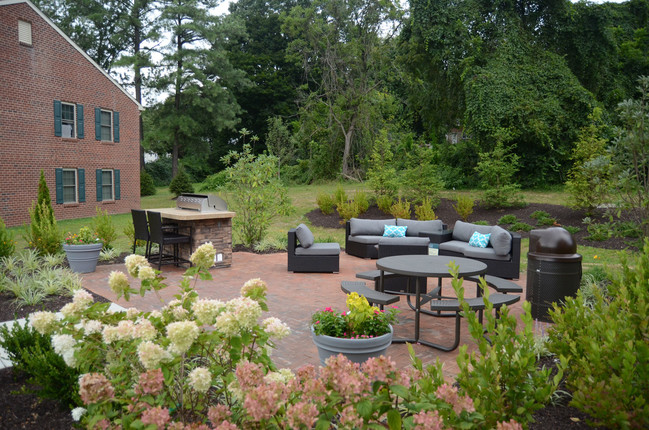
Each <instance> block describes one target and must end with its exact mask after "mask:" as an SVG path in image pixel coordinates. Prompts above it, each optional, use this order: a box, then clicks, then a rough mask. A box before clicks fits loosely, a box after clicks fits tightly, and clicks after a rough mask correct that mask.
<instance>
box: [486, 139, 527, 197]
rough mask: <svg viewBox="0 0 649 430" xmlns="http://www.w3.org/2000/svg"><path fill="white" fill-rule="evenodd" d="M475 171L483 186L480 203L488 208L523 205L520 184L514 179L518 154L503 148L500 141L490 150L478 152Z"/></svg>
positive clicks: (517, 164)
mask: <svg viewBox="0 0 649 430" xmlns="http://www.w3.org/2000/svg"><path fill="white" fill-rule="evenodd" d="M479 156H480V161H479V162H478V165H477V166H476V171H477V172H478V175H479V176H480V182H481V185H482V187H483V188H484V190H485V191H484V194H483V199H482V203H483V205H484V206H485V207H489V208H511V207H516V206H524V205H525V203H524V201H523V196H522V195H521V193H520V190H521V186H520V185H519V184H517V183H515V182H513V181H514V175H515V174H516V172H517V171H518V166H519V163H518V160H519V156H518V155H516V154H512V153H511V152H510V150H509V149H506V148H505V145H504V144H503V142H502V141H499V142H498V143H497V144H496V147H495V148H494V149H493V151H491V152H482V153H480V155H479Z"/></svg>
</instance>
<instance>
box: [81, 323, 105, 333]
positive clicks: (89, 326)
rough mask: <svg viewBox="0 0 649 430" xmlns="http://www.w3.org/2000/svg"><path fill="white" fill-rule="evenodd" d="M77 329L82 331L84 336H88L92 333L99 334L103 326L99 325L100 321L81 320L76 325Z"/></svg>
mask: <svg viewBox="0 0 649 430" xmlns="http://www.w3.org/2000/svg"><path fill="white" fill-rule="evenodd" d="M78 326H79V328H80V329H82V330H83V333H84V334H85V335H86V336H89V335H91V334H94V333H99V332H101V331H102V329H103V327H104V325H103V324H102V323H101V321H97V320H82V321H81V322H80V323H79V324H78Z"/></svg>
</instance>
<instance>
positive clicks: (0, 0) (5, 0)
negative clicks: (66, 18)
mask: <svg viewBox="0 0 649 430" xmlns="http://www.w3.org/2000/svg"><path fill="white" fill-rule="evenodd" d="M20 3H25V4H26V5H28V6H29V7H31V8H32V9H33V10H34V12H36V13H37V14H38V15H39V16H40V17H41V18H43V20H44V21H45V22H47V23H48V24H49V25H50V26H51V27H52V28H53V29H54V30H55V31H56V32H57V33H59V34H60V35H61V37H63V38H64V39H65V40H66V41H67V42H68V43H69V44H70V45H72V46H73V47H74V49H76V50H77V51H79V53H80V54H81V55H83V57H84V58H85V59H86V60H88V61H89V62H90V64H92V65H93V66H95V67H96V68H97V70H99V71H100V72H101V73H102V74H103V75H104V76H106V78H107V79H108V80H110V81H111V82H112V83H113V85H115V86H116V87H117V88H119V90H120V91H121V92H123V93H124V94H126V96H127V97H128V98H129V99H131V101H133V103H135V104H136V105H137V107H138V108H139V109H140V110H144V106H142V104H140V103H138V101H137V100H135V98H134V97H133V96H132V95H131V94H129V92H128V91H126V89H124V87H123V86H121V85H120V84H119V82H117V81H116V80H115V79H114V78H113V77H112V76H110V74H109V73H108V72H106V70H104V69H103V68H102V67H101V66H100V65H99V64H97V63H96V62H95V61H94V60H93V59H92V58H90V56H89V55H88V54H87V53H86V52H85V51H84V50H83V49H81V48H80V47H79V45H77V44H76V43H74V41H73V40H72V39H70V38H69V37H68V35H67V34H65V33H64V32H63V31H62V30H61V29H60V28H59V27H58V26H57V25H56V24H55V23H54V22H53V21H52V20H51V19H49V18H48V17H47V15H45V14H44V13H43V12H42V11H41V10H40V9H39V8H37V7H36V6H35V5H34V4H33V3H32V2H31V1H29V0H0V6H8V5H13V4H20Z"/></svg>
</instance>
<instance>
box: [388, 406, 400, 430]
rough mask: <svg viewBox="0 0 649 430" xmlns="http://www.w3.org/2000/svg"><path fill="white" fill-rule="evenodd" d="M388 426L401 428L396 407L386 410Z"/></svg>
mask: <svg viewBox="0 0 649 430" xmlns="http://www.w3.org/2000/svg"><path fill="white" fill-rule="evenodd" d="M388 426H389V427H390V429H400V428H401V414H400V413H399V411H397V410H396V409H391V410H390V411H389V412H388Z"/></svg>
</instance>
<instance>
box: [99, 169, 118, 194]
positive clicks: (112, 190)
mask: <svg viewBox="0 0 649 430" xmlns="http://www.w3.org/2000/svg"><path fill="white" fill-rule="evenodd" d="M105 172H110V184H108V185H107V184H106V181H104V173H105ZM106 187H110V194H111V196H110V198H109V199H107V198H104V189H105V188H106ZM101 201H102V202H114V201H115V169H101Z"/></svg>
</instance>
